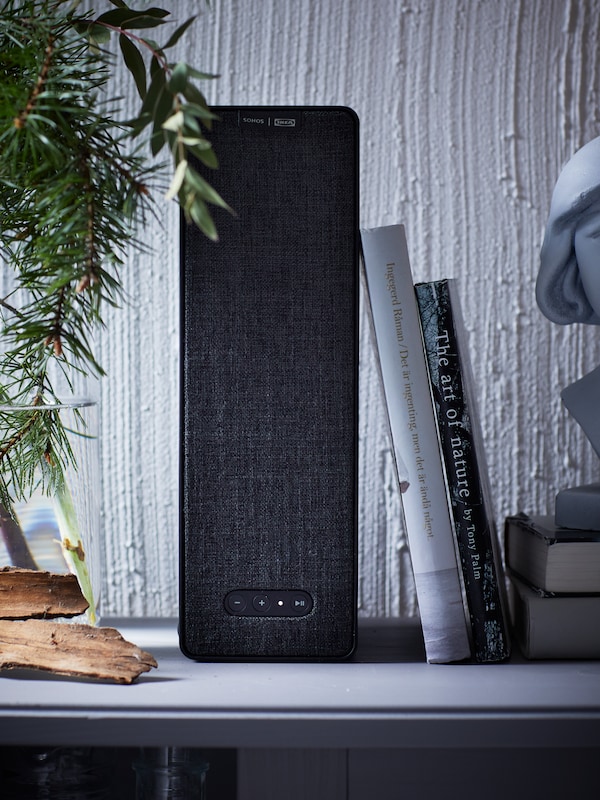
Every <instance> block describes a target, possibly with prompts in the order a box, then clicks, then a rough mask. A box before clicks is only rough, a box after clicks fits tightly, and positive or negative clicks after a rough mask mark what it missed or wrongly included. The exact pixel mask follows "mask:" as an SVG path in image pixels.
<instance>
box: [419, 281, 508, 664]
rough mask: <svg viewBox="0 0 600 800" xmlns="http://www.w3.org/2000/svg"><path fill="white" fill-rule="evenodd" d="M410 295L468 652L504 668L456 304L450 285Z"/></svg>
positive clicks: (435, 284)
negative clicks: (458, 567)
mask: <svg viewBox="0 0 600 800" xmlns="http://www.w3.org/2000/svg"><path fill="white" fill-rule="evenodd" d="M415 290H416V294H417V301H418V304H419V313H420V317H421V326H422V330H423V341H424V346H425V352H426V356H427V363H428V368H429V375H430V381H431V389H432V395H433V400H434V406H435V410H436V415H437V420H438V430H439V437H440V447H441V450H442V455H443V460H444V465H445V471H446V480H447V485H448V493H449V496H450V502H451V507H452V513H453V520H454V529H455V533H456V538H457V542H458V549H459V553H460V559H461V564H462V570H463V579H464V586H465V594H466V598H467V605H468V609H469V615H470V619H471V627H472V634H473V651H474V654H475V658H476V660H477V661H480V662H488V661H502V660H504V659H505V658H507V657H508V656H509V655H510V639H509V634H508V625H507V614H506V611H505V607H506V606H505V600H504V596H503V595H504V584H503V575H502V567H501V561H500V555H499V546H498V542H497V533H496V527H495V523H494V519H493V512H492V508H491V500H490V493H489V480H488V477H487V467H486V464H485V458H484V456H483V445H482V441H481V435H480V432H479V430H478V428H477V417H476V408H475V400H474V396H473V388H472V383H473V380H472V376H471V365H470V359H469V353H468V349H467V342H466V337H465V331H464V324H463V321H462V315H461V313H460V303H459V299H458V295H457V294H456V291H455V286H454V283H453V281H449V280H442V281H432V282H429V283H421V284H417V286H416V287H415Z"/></svg>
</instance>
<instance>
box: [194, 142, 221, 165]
mask: <svg viewBox="0 0 600 800" xmlns="http://www.w3.org/2000/svg"><path fill="white" fill-rule="evenodd" d="M207 144H208V143H207ZM189 152H190V153H191V154H192V155H193V156H196V158H197V159H198V160H199V161H201V162H202V163H203V164H204V165H205V166H207V167H209V169H217V168H218V166H219V162H218V160H217V156H216V153H215V151H214V150H213V149H212V147H211V146H210V144H209V145H208V147H202V146H197V145H192V146H190V148H189Z"/></svg>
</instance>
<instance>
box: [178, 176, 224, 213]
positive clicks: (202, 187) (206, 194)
mask: <svg viewBox="0 0 600 800" xmlns="http://www.w3.org/2000/svg"><path fill="white" fill-rule="evenodd" d="M186 184H189V186H190V188H191V189H192V190H193V191H194V192H195V193H196V194H199V195H200V196H201V197H202V198H203V199H204V200H206V201H207V202H208V203H212V204H213V205H215V206H220V207H221V208H224V209H225V210H226V211H229V212H231V213H232V214H233V209H232V208H230V207H229V206H228V205H227V203H226V202H225V200H223V198H222V197H221V195H220V194H219V193H218V192H217V191H216V190H215V189H213V187H212V186H211V185H210V184H209V183H208V181H206V180H205V179H204V178H203V177H202V176H201V175H199V174H198V173H197V172H196V171H195V170H194V169H192V168H191V167H190V168H189V169H188V171H187V173H186Z"/></svg>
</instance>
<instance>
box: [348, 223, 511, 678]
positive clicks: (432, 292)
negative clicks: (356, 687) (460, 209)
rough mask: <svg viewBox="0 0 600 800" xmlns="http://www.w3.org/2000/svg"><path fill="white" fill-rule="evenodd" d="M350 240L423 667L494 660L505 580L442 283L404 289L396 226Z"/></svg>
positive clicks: (453, 300) (456, 314)
mask: <svg viewBox="0 0 600 800" xmlns="http://www.w3.org/2000/svg"><path fill="white" fill-rule="evenodd" d="M361 241H362V250H363V266H364V270H363V275H364V278H365V288H366V294H367V298H368V308H369V310H370V317H371V323H372V324H371V328H372V332H373V334H374V342H375V347H376V354H377V356H378V365H379V368H380V375H381V380H382V385H383V390H384V396H385V401H386V407H387V412H388V420H389V429H390V434H391V442H392V449H393V452H394V455H395V460H396V465H397V467H398V482H399V486H400V491H401V498H402V507H403V512H404V519H405V528H406V534H407V539H408V544H409V549H410V554H411V560H412V566H413V571H414V576H415V585H416V592H417V600H418V604H419V612H420V616H421V623H422V628H423V638H424V641H425V651H426V656H427V660H428V661H429V662H431V663H448V662H455V661H463V660H474V661H476V662H479V663H487V662H498V661H503V660H505V659H507V658H508V657H509V655H510V637H509V626H508V613H507V605H506V598H505V582H504V575H503V570H502V561H501V556H500V549H499V543H498V537H497V532H496V527H495V524H494V514H493V509H492V502H491V493H490V486H489V478H488V473H487V467H486V461H485V457H484V451H483V445H482V439H481V432H480V428H479V417H478V414H477V409H476V402H475V392H474V383H473V378H472V374H471V367H470V356H469V349H468V343H467V338H466V331H465V328H464V324H463V321H462V316H461V310H460V303H459V300H458V295H457V293H456V288H455V284H454V281H452V280H440V281H433V282H429V283H421V284H417V285H415V284H414V282H413V276H412V270H411V267H410V261H409V256H408V249H407V244H406V238H405V234H404V228H403V226H401V225H392V226H388V227H382V228H375V229H369V230H362V231H361Z"/></svg>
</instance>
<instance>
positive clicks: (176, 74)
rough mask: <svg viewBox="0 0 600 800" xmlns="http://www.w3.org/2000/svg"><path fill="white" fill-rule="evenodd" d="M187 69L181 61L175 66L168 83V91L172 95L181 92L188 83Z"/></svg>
mask: <svg viewBox="0 0 600 800" xmlns="http://www.w3.org/2000/svg"><path fill="white" fill-rule="evenodd" d="M188 72H189V67H188V65H187V64H185V63H184V62H183V61H180V62H179V63H178V64H176V65H175V68H174V69H173V72H172V73H171V77H170V79H169V82H168V84H167V85H168V88H169V91H170V92H172V93H173V94H179V93H180V92H183V91H184V89H185V87H186V86H187V82H188Z"/></svg>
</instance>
